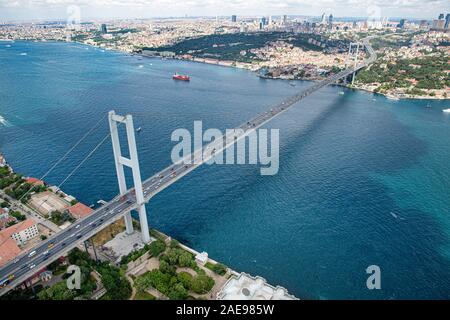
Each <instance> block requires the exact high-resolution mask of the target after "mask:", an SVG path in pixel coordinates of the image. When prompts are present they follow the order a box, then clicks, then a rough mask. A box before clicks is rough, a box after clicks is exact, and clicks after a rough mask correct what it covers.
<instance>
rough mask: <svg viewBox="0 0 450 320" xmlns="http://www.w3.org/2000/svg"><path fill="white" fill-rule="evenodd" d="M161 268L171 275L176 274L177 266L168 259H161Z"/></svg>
mask: <svg viewBox="0 0 450 320" xmlns="http://www.w3.org/2000/svg"><path fill="white" fill-rule="evenodd" d="M159 270H160V271H161V272H162V273H167V274H170V275H174V274H176V267H175V266H174V265H171V264H169V263H168V262H166V261H160V263H159Z"/></svg>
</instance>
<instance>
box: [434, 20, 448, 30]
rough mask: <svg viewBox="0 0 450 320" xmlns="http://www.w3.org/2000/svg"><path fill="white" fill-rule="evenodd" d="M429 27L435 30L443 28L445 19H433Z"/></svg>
mask: <svg viewBox="0 0 450 320" xmlns="http://www.w3.org/2000/svg"><path fill="white" fill-rule="evenodd" d="M431 28H432V29H435V30H443V29H444V28H445V20H444V19H437V20H433V24H432V26H431Z"/></svg>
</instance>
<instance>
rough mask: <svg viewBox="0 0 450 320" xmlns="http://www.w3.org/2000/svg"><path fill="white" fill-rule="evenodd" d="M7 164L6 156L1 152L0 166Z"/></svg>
mask: <svg viewBox="0 0 450 320" xmlns="http://www.w3.org/2000/svg"><path fill="white" fill-rule="evenodd" d="M5 166H6V160H5V157H4V156H3V155H2V154H1V153H0V167H5Z"/></svg>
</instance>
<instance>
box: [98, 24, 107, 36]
mask: <svg viewBox="0 0 450 320" xmlns="http://www.w3.org/2000/svg"><path fill="white" fill-rule="evenodd" d="M100 31H101V32H102V33H103V34H106V33H108V29H107V28H106V24H104V23H102V26H101V28H100Z"/></svg>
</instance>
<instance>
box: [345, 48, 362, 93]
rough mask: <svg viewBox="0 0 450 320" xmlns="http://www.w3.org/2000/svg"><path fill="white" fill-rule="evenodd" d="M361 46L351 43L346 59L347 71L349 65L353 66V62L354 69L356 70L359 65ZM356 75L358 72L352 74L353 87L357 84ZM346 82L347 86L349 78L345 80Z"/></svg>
mask: <svg viewBox="0 0 450 320" xmlns="http://www.w3.org/2000/svg"><path fill="white" fill-rule="evenodd" d="M359 46H360V43H359V42H351V43H350V46H349V48H348V54H347V57H346V58H345V68H346V69H347V68H348V66H349V64H350V65H351V64H352V60H353V68H356V66H357V65H358V54H359ZM355 74H356V72H353V74H352V85H353V83H354V82H355ZM344 82H345V83H346V84H347V78H345V80H344Z"/></svg>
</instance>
